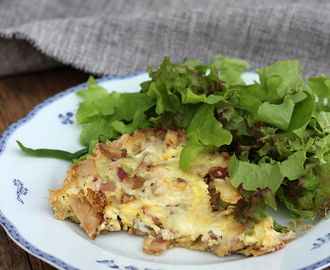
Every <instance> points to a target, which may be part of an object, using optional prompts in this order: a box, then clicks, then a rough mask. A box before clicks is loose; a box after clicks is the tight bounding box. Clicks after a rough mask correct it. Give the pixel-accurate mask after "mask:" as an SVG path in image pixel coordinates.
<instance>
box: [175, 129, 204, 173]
mask: <svg viewBox="0 0 330 270" xmlns="http://www.w3.org/2000/svg"><path fill="white" fill-rule="evenodd" d="M199 137H200V130H199V129H197V130H195V132H194V133H193V134H191V136H190V139H189V140H188V142H187V143H186V145H185V146H184V148H183V149H182V151H181V154H180V161H179V162H180V168H181V169H182V170H184V171H186V172H190V165H191V164H192V163H193V161H194V160H195V158H196V157H197V155H198V153H199V152H200V151H202V150H203V148H204V147H203V145H202V144H201V143H200V142H199Z"/></svg>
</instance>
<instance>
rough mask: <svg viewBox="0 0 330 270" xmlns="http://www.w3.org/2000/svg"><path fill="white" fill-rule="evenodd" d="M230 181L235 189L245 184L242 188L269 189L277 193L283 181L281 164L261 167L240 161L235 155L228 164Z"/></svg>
mask: <svg viewBox="0 0 330 270" xmlns="http://www.w3.org/2000/svg"><path fill="white" fill-rule="evenodd" d="M228 172H229V181H230V183H231V184H232V185H233V186H234V187H238V186H239V185H241V184H243V186H242V188H243V189H245V190H248V191H253V190H254V191H256V190H257V189H258V188H260V189H264V188H269V189H270V190H271V191H272V192H273V193H275V192H276V191H277V189H278V188H279V187H280V185H281V184H282V181H283V175H282V172H281V165H280V163H275V164H269V163H261V164H259V165H257V164H252V163H249V162H245V161H240V160H238V159H237V158H236V155H233V156H232V157H231V159H230V161H229V163H228Z"/></svg>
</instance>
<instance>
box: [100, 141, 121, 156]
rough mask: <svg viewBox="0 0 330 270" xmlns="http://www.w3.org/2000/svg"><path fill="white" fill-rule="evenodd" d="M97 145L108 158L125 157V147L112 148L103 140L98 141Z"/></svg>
mask: <svg viewBox="0 0 330 270" xmlns="http://www.w3.org/2000/svg"><path fill="white" fill-rule="evenodd" d="M97 147H98V148H99V150H100V151H101V152H102V154H103V155H104V156H106V157H107V158H108V159H111V160H118V159H121V158H125V157H127V150H126V149H118V148H114V147H111V146H109V145H107V144H105V143H103V142H101V143H99V144H98V146H97Z"/></svg>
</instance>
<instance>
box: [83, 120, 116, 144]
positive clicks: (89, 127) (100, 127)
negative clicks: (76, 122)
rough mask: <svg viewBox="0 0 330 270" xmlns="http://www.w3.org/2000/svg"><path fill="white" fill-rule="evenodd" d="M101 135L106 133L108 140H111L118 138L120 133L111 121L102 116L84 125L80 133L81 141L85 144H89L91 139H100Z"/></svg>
mask: <svg viewBox="0 0 330 270" xmlns="http://www.w3.org/2000/svg"><path fill="white" fill-rule="evenodd" d="M101 135H106V137H107V138H108V140H110V139H117V138H118V137H119V135H120V134H119V133H118V132H117V131H115V130H114V129H113V128H112V126H111V123H109V122H107V121H106V120H105V119H103V118H101V119H99V120H97V121H95V122H90V123H87V124H86V125H84V126H83V129H82V132H81V134H80V142H81V143H82V144H83V145H86V146H89V143H90V141H95V140H99V137H100V136H101Z"/></svg>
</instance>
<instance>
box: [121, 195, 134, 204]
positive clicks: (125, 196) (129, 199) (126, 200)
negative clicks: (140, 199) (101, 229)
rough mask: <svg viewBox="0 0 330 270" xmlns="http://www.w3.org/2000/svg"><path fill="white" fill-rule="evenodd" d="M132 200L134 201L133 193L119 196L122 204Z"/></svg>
mask: <svg viewBox="0 0 330 270" xmlns="http://www.w3.org/2000/svg"><path fill="white" fill-rule="evenodd" d="M134 201H136V197H135V195H130V194H127V193H124V194H123V196H122V197H121V203H122V204H125V203H130V202H134Z"/></svg>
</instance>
